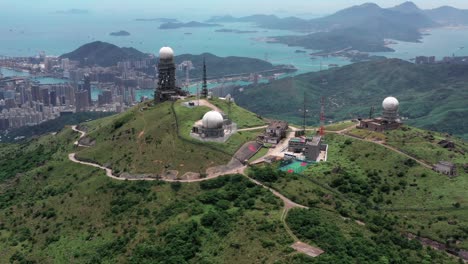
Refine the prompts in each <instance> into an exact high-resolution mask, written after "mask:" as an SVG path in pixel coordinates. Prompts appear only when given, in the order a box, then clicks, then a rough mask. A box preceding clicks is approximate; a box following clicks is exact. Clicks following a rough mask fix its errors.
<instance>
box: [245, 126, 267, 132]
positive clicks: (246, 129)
mask: <svg viewBox="0 0 468 264" xmlns="http://www.w3.org/2000/svg"><path fill="white" fill-rule="evenodd" d="M267 127H268V126H258V127H249V128H242V129H237V132H242V131H252V130H260V129H265V128H267Z"/></svg>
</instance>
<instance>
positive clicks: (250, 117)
mask: <svg viewBox="0 0 468 264" xmlns="http://www.w3.org/2000/svg"><path fill="white" fill-rule="evenodd" d="M210 103H212V104H213V105H215V106H216V107H218V108H219V109H221V110H222V111H223V112H224V113H225V114H229V115H230V116H229V118H230V119H232V120H233V121H234V122H235V123H236V124H237V128H239V129H242V128H249V127H259V126H263V125H266V124H267V122H266V121H265V120H263V119H262V117H261V116H259V115H257V114H255V113H252V112H250V111H248V110H245V108H242V107H240V106H238V105H237V104H235V103H231V104H230V105H229V103H228V102H226V101H225V100H220V99H213V100H210Z"/></svg>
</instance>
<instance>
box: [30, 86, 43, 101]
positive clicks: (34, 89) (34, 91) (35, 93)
mask: <svg viewBox="0 0 468 264" xmlns="http://www.w3.org/2000/svg"><path fill="white" fill-rule="evenodd" d="M40 89H41V88H40V87H39V85H33V86H31V96H32V100H33V101H35V102H38V101H40V99H39V98H40V96H41V95H40Z"/></svg>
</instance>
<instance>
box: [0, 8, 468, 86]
mask: <svg viewBox="0 0 468 264" xmlns="http://www.w3.org/2000/svg"><path fill="white" fill-rule="evenodd" d="M154 17H162V16H161V15H155V14H141V13H135V14H125V15H123V14H115V15H114V14H112V15H109V14H105V13H103V14H98V13H91V14H84V15H63V14H55V13H43V14H41V13H37V14H36V13H35V14H28V15H23V16H18V15H14V14H2V16H0V36H1V41H0V56H1V55H3V56H35V55H37V54H39V53H40V52H42V51H43V52H45V53H46V54H47V55H61V54H63V53H66V52H70V51H72V50H74V49H76V48H78V47H79V46H81V45H83V44H86V43H89V42H91V41H96V40H100V41H106V42H110V43H113V44H116V45H118V46H125V47H134V48H136V49H139V50H141V51H143V52H148V53H153V54H157V52H158V51H159V48H160V47H161V46H166V45H167V46H171V47H172V48H173V49H174V50H175V52H176V54H184V53H191V54H201V53H204V52H210V53H213V54H215V55H218V56H243V57H252V58H259V59H264V60H268V61H270V62H272V63H273V64H292V65H294V66H296V67H297V68H298V69H299V71H298V73H304V72H310V71H318V70H320V69H321V68H322V69H327V68H328V66H329V65H330V64H336V65H340V66H342V65H347V64H349V63H350V62H349V61H348V60H347V59H345V58H340V57H329V58H323V59H315V60H312V59H311V58H310V57H309V56H308V55H307V53H305V54H304V53H296V52H295V51H296V50H303V49H302V48H300V47H288V46H286V45H282V44H270V43H267V42H266V41H265V40H266V39H267V38H269V37H273V36H284V35H297V34H300V33H297V32H292V31H286V30H265V29H261V28H257V27H255V26H254V25H252V24H246V23H227V24H224V25H223V27H222V28H228V29H238V30H251V31H252V30H254V31H257V32H256V33H251V34H235V33H219V32H215V30H216V29H218V28H181V29H175V30H160V29H158V27H159V25H160V24H161V23H160V22H153V21H145V22H142V21H135V19H136V18H154ZM165 17H170V18H177V19H179V20H181V21H183V22H187V21H190V20H197V21H204V20H205V19H207V18H209V17H210V16H209V15H197V16H196V17H193V13H190V12H188V13H187V14H185V15H184V14H180V13H177V14H174V15H173V16H169V15H166V16H165ZM119 30H126V31H128V32H130V34H131V35H130V36H128V37H113V36H110V35H109V33H110V32H114V31H119ZM425 33H427V35H426V36H424V38H423V39H422V41H421V43H406V42H398V43H397V44H392V45H390V47H391V48H393V49H395V50H396V51H395V52H385V53H376V55H383V56H387V57H390V58H401V59H406V60H409V59H412V58H414V57H415V56H419V55H427V56H429V55H434V56H436V57H437V58H438V59H441V58H442V57H444V56H452V55H453V54H454V55H457V56H462V55H466V56H468V28H438V29H432V30H430V31H428V32H425ZM464 47H466V48H464ZM310 52H313V51H312V50H308V53H310ZM3 74H4V75H9V73H8V71H7V70H5V69H4V70H3ZM19 74H23V73H19ZM39 81H40V82H41V83H57V82H63V80H60V79H59V80H57V79H51V78H43V79H39ZM195 89H196V88H195V87H192V88H191V90H195Z"/></svg>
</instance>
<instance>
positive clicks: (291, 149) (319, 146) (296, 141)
mask: <svg viewBox="0 0 468 264" xmlns="http://www.w3.org/2000/svg"><path fill="white" fill-rule="evenodd" d="M327 150H328V145H326V144H323V142H322V137H320V136H315V137H295V138H292V139H291V140H290V141H289V144H288V152H286V153H285V154H284V155H285V158H295V159H298V160H307V161H317V162H318V161H326V159H327Z"/></svg>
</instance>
